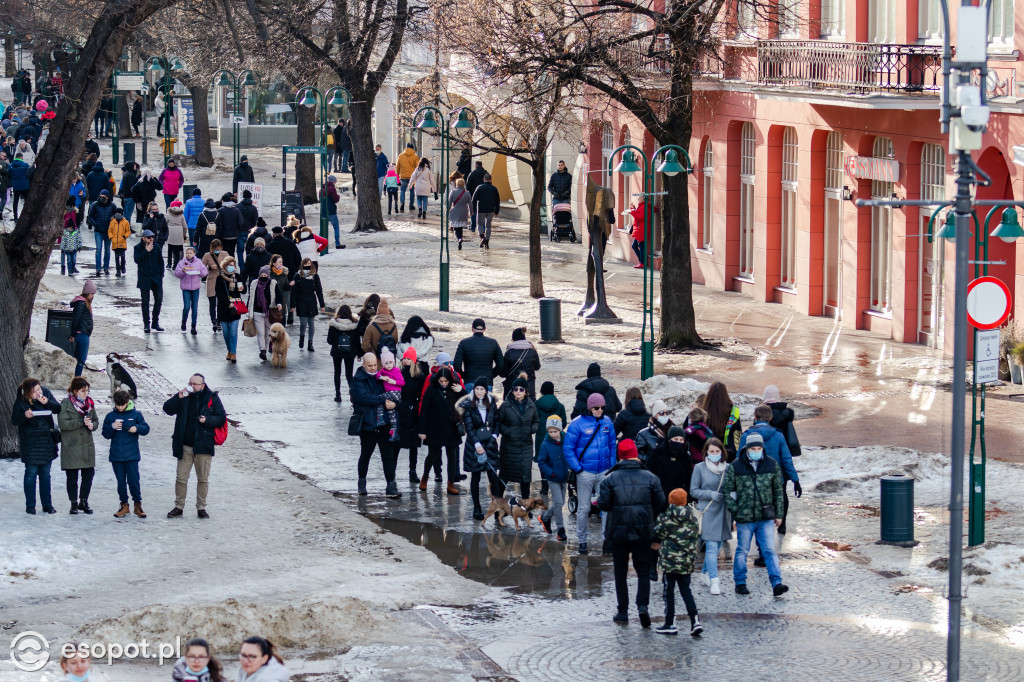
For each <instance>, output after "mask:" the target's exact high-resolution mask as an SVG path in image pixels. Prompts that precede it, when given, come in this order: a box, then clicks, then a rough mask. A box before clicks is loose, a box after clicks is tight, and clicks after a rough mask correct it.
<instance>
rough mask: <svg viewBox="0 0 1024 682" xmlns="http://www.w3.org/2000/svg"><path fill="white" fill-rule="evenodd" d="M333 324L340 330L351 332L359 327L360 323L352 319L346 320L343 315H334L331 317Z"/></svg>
mask: <svg viewBox="0 0 1024 682" xmlns="http://www.w3.org/2000/svg"><path fill="white" fill-rule="evenodd" d="M331 326H332V327H334V328H335V329H337V330H338V331H340V332H350V331H352V330H353V329H355V328H356V327H358V326H359V323H358V322H353V321H352V320H346V319H345V318H343V317H333V318H331Z"/></svg>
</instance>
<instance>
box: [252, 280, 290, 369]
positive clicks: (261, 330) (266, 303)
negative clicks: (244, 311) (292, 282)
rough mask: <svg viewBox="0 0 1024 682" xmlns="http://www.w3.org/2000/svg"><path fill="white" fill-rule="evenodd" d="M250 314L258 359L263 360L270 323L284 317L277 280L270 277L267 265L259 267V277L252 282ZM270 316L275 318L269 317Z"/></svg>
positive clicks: (264, 358)
mask: <svg viewBox="0 0 1024 682" xmlns="http://www.w3.org/2000/svg"><path fill="white" fill-rule="evenodd" d="M250 314H251V315H252V319H253V321H254V322H255V323H256V342H257V343H258V344H259V348H260V360H262V361H264V362H265V361H266V359H267V347H268V346H269V345H270V325H272V324H274V322H278V321H280V320H282V319H284V306H282V305H281V302H280V292H278V290H277V282H275V281H274V280H272V279H270V266H269V265H264V266H263V267H262V268H260V274H259V277H258V278H257V279H256V281H255V283H254V284H253V289H252V308H251V309H250ZM271 316H273V317H275V318H277V319H276V320H275V319H271Z"/></svg>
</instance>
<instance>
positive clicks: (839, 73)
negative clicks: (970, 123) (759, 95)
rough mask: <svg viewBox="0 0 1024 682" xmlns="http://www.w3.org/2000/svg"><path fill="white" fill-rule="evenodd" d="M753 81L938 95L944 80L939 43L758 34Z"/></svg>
mask: <svg viewBox="0 0 1024 682" xmlns="http://www.w3.org/2000/svg"><path fill="white" fill-rule="evenodd" d="M757 84H758V85H759V86H761V87H765V86H767V87H773V88H782V89H787V90H789V89H793V90H810V91H826V92H832V93H838V92H842V93H858V94H873V93H884V94H893V95H899V96H917V95H921V96H929V95H936V94H938V92H939V89H940V88H941V85H942V47H941V46H939V45H882V44H876V43H837V42H832V41H829V40H759V41H758V42H757Z"/></svg>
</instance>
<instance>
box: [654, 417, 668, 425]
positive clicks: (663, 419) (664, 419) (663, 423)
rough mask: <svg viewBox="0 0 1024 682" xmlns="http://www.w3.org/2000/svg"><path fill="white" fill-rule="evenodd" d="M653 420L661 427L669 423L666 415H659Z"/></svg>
mask: <svg viewBox="0 0 1024 682" xmlns="http://www.w3.org/2000/svg"><path fill="white" fill-rule="evenodd" d="M655 419H657V420H658V423H659V424H661V425H662V426H664V425H665V424H668V422H669V416H668V415H667V414H659V415H658V416H657V417H655Z"/></svg>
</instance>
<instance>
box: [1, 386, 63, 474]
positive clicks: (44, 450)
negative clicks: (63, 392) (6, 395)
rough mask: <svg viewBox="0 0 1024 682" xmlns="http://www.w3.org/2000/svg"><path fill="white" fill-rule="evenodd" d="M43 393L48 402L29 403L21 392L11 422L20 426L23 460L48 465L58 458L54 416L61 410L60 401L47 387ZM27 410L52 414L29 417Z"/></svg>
mask: <svg viewBox="0 0 1024 682" xmlns="http://www.w3.org/2000/svg"><path fill="white" fill-rule="evenodd" d="M43 395H44V396H46V404H43V403H41V402H39V401H36V400H33V401H32V403H31V404H29V403H27V402H25V400H23V399H22V398H21V396H20V394H19V396H18V399H17V400H15V401H14V407H13V408H11V423H12V424H14V425H15V426H17V427H18V445H19V446H20V450H21V461H22V462H24V463H25V464H32V465H35V466H40V465H46V464H49V463H50V462H52V461H53V460H55V459H57V444H56V443H55V442H54V440H53V432H54V430H55V429H56V426H55V425H54V421H53V416H54V415H56V414H57V413H59V412H60V403H59V402H58V401H57V399H56V398H54V397H53V394H52V393H50V391H49V389H47V388H44V389H43ZM26 410H33V411H37V412H50V413H52V414H51V416H47V417H43V416H40V417H32V418H31V419H29V418H27V417H26V416H25V411H26Z"/></svg>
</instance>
